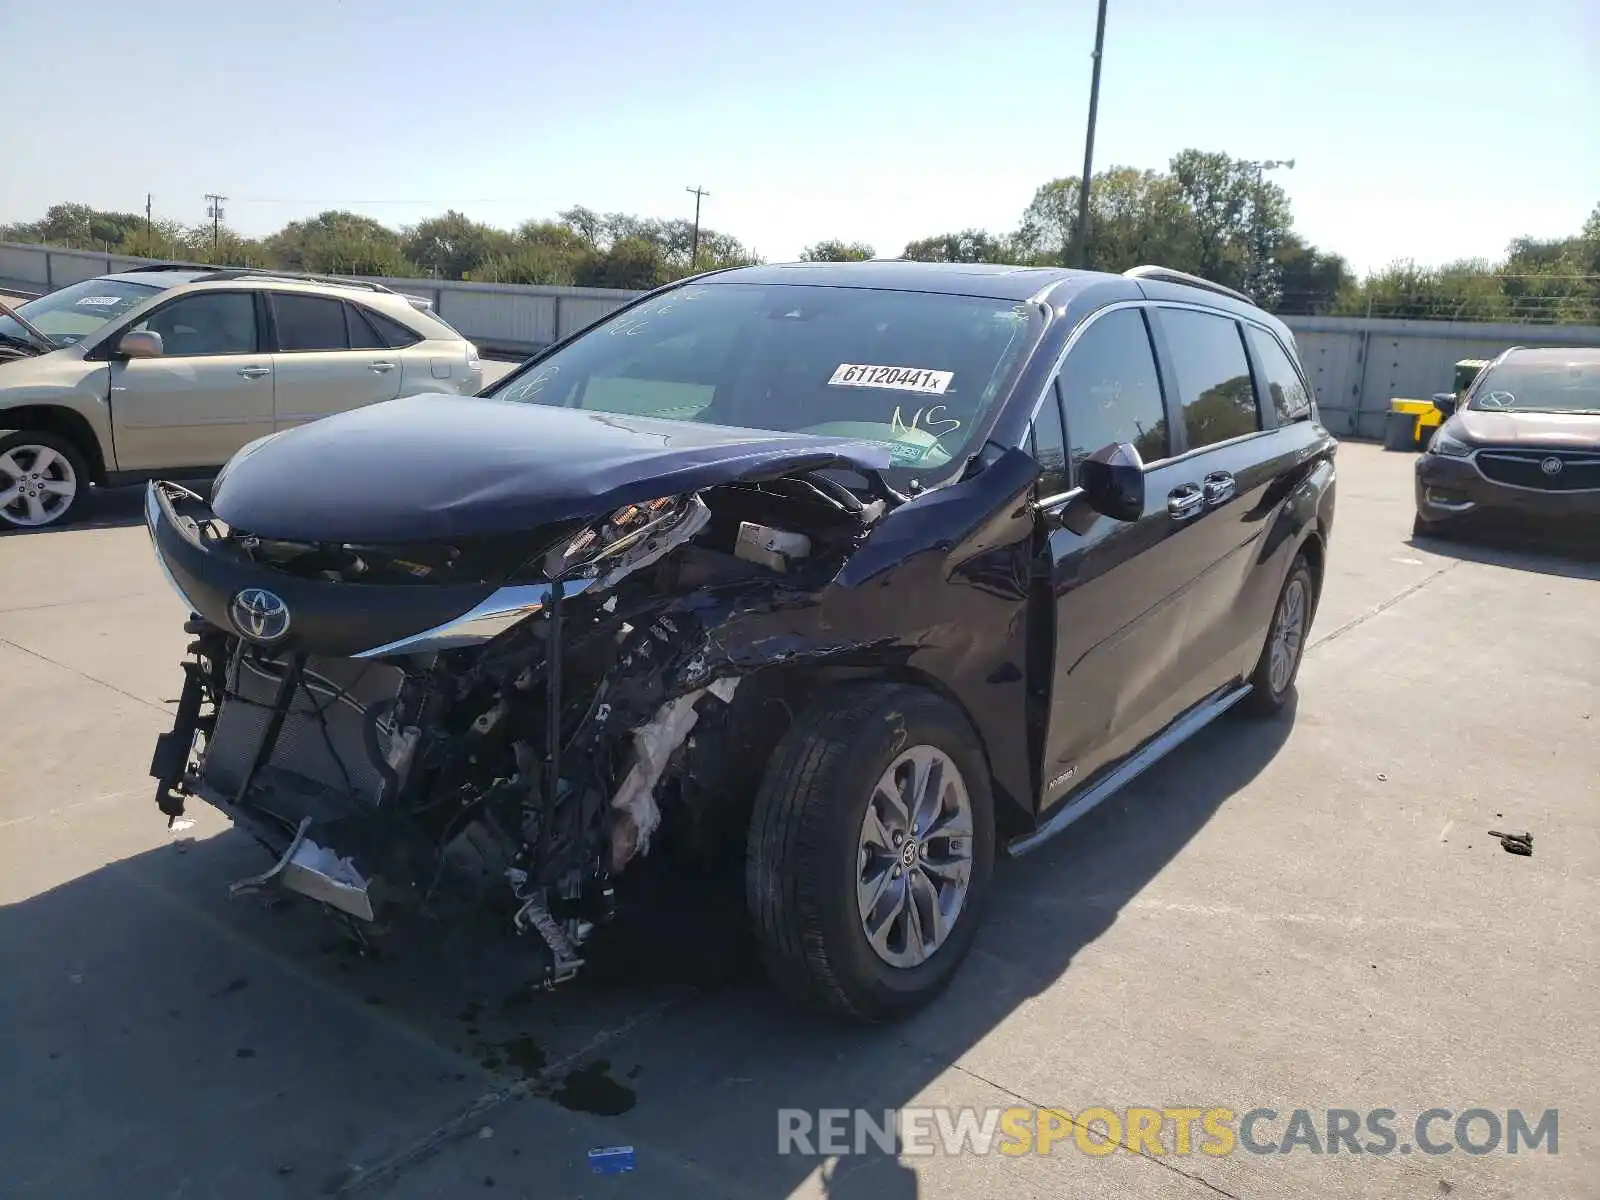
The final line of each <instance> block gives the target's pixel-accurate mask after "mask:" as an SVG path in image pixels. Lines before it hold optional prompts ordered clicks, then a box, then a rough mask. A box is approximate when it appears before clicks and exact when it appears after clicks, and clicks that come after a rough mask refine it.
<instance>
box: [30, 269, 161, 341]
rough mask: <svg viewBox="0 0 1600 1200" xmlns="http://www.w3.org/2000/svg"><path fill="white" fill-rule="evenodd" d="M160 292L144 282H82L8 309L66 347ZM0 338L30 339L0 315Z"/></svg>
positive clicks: (94, 280) (104, 280)
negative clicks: (14, 310) (14, 311)
mask: <svg viewBox="0 0 1600 1200" xmlns="http://www.w3.org/2000/svg"><path fill="white" fill-rule="evenodd" d="M160 290H161V289H160V288H157V287H151V286H150V285H148V284H144V283H122V282H119V281H118V280H115V279H86V280H84V281H83V282H82V283H74V284H71V285H69V286H67V287H64V288H62V289H61V290H60V291H56V292H51V293H50V294H49V295H48V296H40V297H39V298H38V299H37V300H29V301H28V302H27V303H26V304H14V305H12V307H13V308H14V309H16V310H17V312H19V313H20V314H22V317H23V319H24V320H26V321H27V322H29V323H30V324H31V325H33V326H34V327H35V328H37V329H38V330H39V332H40V333H43V334H44V335H45V336H46V337H48V338H50V340H51V341H53V342H55V343H56V344H57V345H58V346H70V345H72V344H73V343H74V342H78V341H82V340H83V339H84V338H86V337H88V336H89V335H90V334H91V333H93V332H94V331H95V330H96V329H99V328H100V326H102V325H104V324H105V323H106V322H107V321H109V320H112V319H113V318H115V317H120V316H121V315H122V314H123V313H125V312H127V311H128V310H129V309H130V308H132V307H133V306H134V305H136V304H142V303H143V302H144V301H146V300H148V299H150V297H151V296H154V295H155V294H156V293H157V292H159V291H160ZM0 336H4V337H8V338H13V339H21V340H25V341H31V340H32V339H31V338H29V337H28V334H27V331H26V330H24V329H23V328H22V326H21V325H19V324H18V323H17V322H16V321H13V320H12V319H11V318H10V317H8V316H6V315H5V314H4V313H0Z"/></svg>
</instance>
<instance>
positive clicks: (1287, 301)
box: [1277, 234, 1355, 314]
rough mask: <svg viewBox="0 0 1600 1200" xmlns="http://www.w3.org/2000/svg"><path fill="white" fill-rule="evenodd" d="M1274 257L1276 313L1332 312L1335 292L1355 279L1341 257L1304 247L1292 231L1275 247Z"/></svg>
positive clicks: (1349, 284) (1336, 296) (1337, 293)
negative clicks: (1275, 263) (1276, 292)
mask: <svg viewBox="0 0 1600 1200" xmlns="http://www.w3.org/2000/svg"><path fill="white" fill-rule="evenodd" d="M1277 260H1278V272H1279V275H1278V280H1279V288H1280V293H1281V294H1280V296H1279V302H1278V306H1277V307H1278V311H1280V312H1286V313H1309V314H1321V313H1328V312H1332V311H1333V309H1334V305H1335V303H1336V301H1337V300H1338V298H1339V294H1340V293H1341V292H1342V291H1344V290H1345V289H1346V288H1347V287H1350V286H1351V285H1352V284H1353V283H1354V282H1355V277H1354V276H1353V275H1351V273H1350V264H1349V263H1347V262H1346V261H1345V260H1344V259H1343V258H1342V257H1341V256H1339V255H1337V254H1327V253H1324V252H1323V251H1320V250H1318V249H1317V248H1316V247H1315V246H1308V245H1307V244H1306V243H1305V242H1303V241H1302V240H1301V239H1300V238H1298V237H1296V236H1295V235H1294V234H1290V235H1288V236H1287V237H1286V238H1284V240H1283V244H1282V245H1280V246H1279V247H1278V253H1277Z"/></svg>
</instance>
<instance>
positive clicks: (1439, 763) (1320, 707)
mask: <svg viewBox="0 0 1600 1200" xmlns="http://www.w3.org/2000/svg"><path fill="white" fill-rule="evenodd" d="M1411 461H1412V460H1411V458H1410V457H1409V456H1406V455H1398V454H1384V453H1383V452H1381V451H1379V450H1377V449H1376V448H1374V447H1370V446H1366V445H1357V444H1347V445H1345V446H1344V447H1342V448H1341V451H1340V455H1339V471H1340V478H1339V510H1338V524H1337V527H1336V529H1335V532H1334V541H1333V547H1332V552H1331V557H1330V562H1329V568H1328V578H1327V583H1326V587H1325V592H1324V596H1323V601H1322V605H1321V608H1320V611H1319V612H1318V614H1317V618H1316V624H1315V626H1314V628H1313V630H1312V636H1311V647H1310V650H1309V653H1308V656H1307V658H1306V661H1305V665H1304V669H1303V672H1302V674H1301V678H1300V693H1299V699H1298V703H1297V705H1296V706H1294V708H1293V709H1292V711H1291V713H1290V714H1288V715H1286V716H1285V717H1284V718H1282V719H1280V720H1277V721H1275V722H1273V723H1269V724H1266V725H1252V724H1249V723H1247V722H1243V721H1235V720H1232V719H1229V720H1225V721H1223V722H1220V723H1219V724H1218V725H1216V726H1213V727H1212V728H1211V729H1209V730H1207V731H1206V732H1205V733H1203V734H1202V735H1201V736H1200V737H1198V738H1197V739H1196V740H1194V741H1193V742H1191V743H1190V744H1189V745H1188V746H1186V747H1185V748H1184V749H1182V750H1181V751H1179V752H1178V753H1177V754H1176V755H1175V756H1174V757H1172V758H1171V759H1170V760H1168V761H1167V762H1165V763H1163V764H1161V765H1160V766H1158V767H1157V768H1155V769H1153V770H1152V771H1151V772H1149V773H1148V774H1147V775H1145V776H1144V777H1143V778H1142V779H1140V780H1139V781H1138V782H1136V783H1135V784H1134V785H1133V786H1132V787H1130V788H1129V789H1127V790H1126V791H1125V792H1124V793H1122V794H1121V795H1120V796H1118V797H1116V798H1115V799H1113V800H1112V801H1111V802H1109V803H1107V804H1106V805H1104V806H1103V807H1102V808H1101V809H1100V810H1097V811H1096V812H1094V813H1092V814H1091V815H1090V816H1089V817H1087V818H1086V819H1084V820H1083V821H1082V822H1080V823H1079V824H1078V825H1077V826H1075V827H1073V828H1072V829H1071V830H1069V831H1068V832H1067V833H1066V834H1065V835H1064V836H1062V837H1060V838H1058V839H1057V840H1056V841H1055V842H1053V843H1050V844H1049V845H1047V846H1046V847H1045V848H1044V849H1042V850H1040V851H1038V852H1037V853H1036V854H1035V855H1032V856H1030V857H1028V858H1025V859H1022V860H1019V861H1015V862H1008V863H1003V864H1001V866H1000V868H999V872H998V878H997V886H996V888H995V891H994V894H993V899H992V902H991V907H990V910H989V913H988V918H987V922H986V925H985V927H984V930H983V932H982V934H981V935H980V937H979V940H978V945H977V949H976V950H975V952H974V954H973V957H972V958H971V959H970V960H969V962H968V963H967V965H966V967H965V969H964V970H963V971H962V972H961V974H960V975H959V976H958V977H957V980H956V983H955V985H954V986H953V988H952V989H951V991H950V992H949V993H948V994H947V995H946V996H945V997H944V998H943V999H942V1001H941V1002H939V1003H938V1004H936V1005H935V1006H934V1007H933V1008H931V1009H929V1010H928V1011H926V1012H925V1013H923V1014H922V1015H920V1016H918V1017H917V1018H915V1019H913V1020H911V1021H910V1022H908V1023H905V1024H903V1025H900V1026H896V1027H891V1028H885V1029H877V1030H866V1031H863V1030H853V1029H842V1028H840V1027H837V1026H834V1025H830V1024H828V1023H826V1022H823V1021H821V1020H818V1019H814V1018H812V1017H809V1016H806V1015H804V1014H798V1013H796V1012H794V1011H793V1010H792V1009H789V1008H788V1007H786V1006H785V1005H784V1004H782V1003H780V1002H779V1001H778V1000H777V999H776V998H775V996H774V995H773V994H772V993H771V992H769V991H768V990H767V988H766V986H765V985H764V983H763V982H762V981H761V979H760V978H759V976H758V975H756V974H755V973H754V972H753V971H752V970H751V969H750V967H749V960H748V953H747V947H746V946H745V944H744V942H743V941H742V940H741V939H740V937H739V936H738V929H737V925H736V923H733V922H729V921H728V920H726V919H719V917H721V918H726V916H727V914H728V912H729V909H728V907H727V906H725V905H720V904H718V903H717V900H716V898H713V897H705V896H695V895H690V896H687V897H685V898H684V899H683V900H682V901H681V902H679V903H675V904H662V905H657V906H652V908H651V911H650V913H649V915H648V917H641V918H636V919H635V921H634V924H632V925H628V926H626V927H625V928H624V929H622V930H621V931H619V932H618V934H617V938H618V950H617V961H616V962H614V963H613V964H611V965H610V966H608V967H607V968H606V969H603V970H596V971H594V972H593V973H592V975H591V976H589V977H587V978H586V979H582V980H580V981H579V982H578V983H576V984H574V985H571V986H569V987H568V988H566V989H564V990H560V991H557V992H555V993H552V994H549V995H544V996H537V997H532V998H529V997H525V996H520V995H517V994H515V993H510V994H502V993H500V992H497V991H496V987H495V984H494V981H493V980H492V979H490V978H488V977H486V976H484V975H483V974H482V973H480V972H479V971H477V970H475V969H473V968H471V967H470V966H465V965H460V964H455V963H454V960H446V959H444V958H429V957H426V956H417V957H401V958H394V957H392V956H391V957H384V958H380V959H377V960H368V959H362V958H359V957H355V956H353V955H351V954H349V953H348V952H346V951H345V949H344V948H343V943H342V942H341V941H340V939H339V938H338V937H337V935H336V931H335V929H334V927H333V926H332V925H331V924H330V923H329V921H328V920H327V919H326V918H324V917H323V916H321V915H320V914H319V913H317V912H315V911H313V910H312V909H311V908H310V907H309V906H308V905H305V904H303V903H300V902H294V903H283V904H277V905H270V904H268V903H265V902H263V901H262V900H260V899H242V900H235V901H230V900H229V899H228V898H227V895H226V884H227V882H228V881H230V880H233V879H236V878H239V877H241V876H244V875H246V874H250V873H254V872H256V871H259V870H261V869H262V868H263V867H264V866H265V865H266V863H265V861H264V856H262V855H261V854H260V852H259V851H258V850H257V849H256V848H255V847H254V846H253V845H252V844H250V843H249V842H248V841H246V839H244V838H243V837H242V836H241V835H239V834H237V833H235V832H232V831H229V830H228V829H227V828H226V826H225V822H223V821H222V820H221V819H220V818H218V817H217V816H216V815H215V814H214V813H213V812H211V811H210V810H207V809H201V810H199V811H195V812H194V813H193V814H192V815H193V816H194V817H195V818H196V821H197V825H196V827H195V828H193V829H190V830H188V831H187V832H185V833H184V834H183V835H182V836H181V837H174V836H172V835H169V834H168V832H167V831H166V830H165V828H164V822H163V819H162V818H161V817H160V816H159V815H158V813H157V812H156V809H155V806H154V803H153V801H152V799H151V785H150V781H149V780H148V779H147V778H146V768H147V765H148V762H149V756H150V750H151V745H152V739H153V738H154V737H155V735H156V734H157V733H159V732H161V731H163V730H164V729H166V728H167V727H168V726H169V724H170V712H171V709H170V701H171V699H172V698H173V697H175V696H176V694H177V691H178V685H179V669H178V665H177V664H178V661H179V656H180V654H181V653H182V650H183V645H184V642H185V636H184V634H183V632H182V630H181V628H180V626H181V624H182V619H183V612H182V610H181V608H180V606H179V602H178V601H177V600H176V598H175V597H174V596H173V595H172V594H171V593H170V592H169V591H168V590H167V587H166V585H165V584H164V583H163V581H162V579H161V577H160V574H159V572H158V570H157V568H156V565H155V563H154V561H153V560H152V557H151V554H150V550H149V545H148V540H147V538H146V535H145V532H144V530H143V529H142V528H141V527H140V526H139V525H138V523H137V513H138V501H139V497H138V494H137V492H134V493H128V492H111V493H105V494H102V495H99V496H97V497H95V498H94V506H93V510H92V511H91V513H90V515H89V518H88V520H87V522H86V523H85V524H84V525H82V526H79V527H75V528H70V529H65V530H61V531H55V532H42V533H37V534H17V535H11V536H4V537H0V685H3V686H0V903H3V905H4V907H0V960H3V961H4V963H5V984H4V986H0V1027H3V1028H4V1029H5V1031H6V1036H5V1037H4V1038H3V1039H0V1082H3V1087H4V1090H3V1093H0V1094H3V1095H4V1096H5V1097H6V1104H5V1108H6V1113H7V1116H6V1120H5V1121H4V1122H3V1123H0V1195H4V1196H6V1197H23V1196H26V1197H42V1198H43V1197H48V1198H49V1200H70V1198H78V1197H83V1198H89V1197H94V1198H100V1197H127V1196H137V1197H152V1198H153V1197H199V1198H206V1200H209V1198H211V1197H221V1196H227V1197H230V1198H234V1200H256V1198H262V1200H278V1198H282V1197H300V1196H323V1195H383V1196H394V1197H401V1198H404V1200H412V1198H415V1200H421V1198H424V1197H441V1196H450V1197H461V1196H468V1195H478V1194H483V1195H492V1196H500V1195H509V1196H527V1197H535V1196H537V1197H545V1196H591V1197H592V1196H626V1195H632V1196H649V1197H678V1196H682V1197H713V1196H788V1195H796V1196H830V1197H841V1196H864V1197H865V1196H872V1197H888V1198H890V1200H898V1198H902V1197H911V1196H919V1197H1002V1196H1004V1197H1013V1196H1040V1197H1047V1196H1048V1197H1062V1196H1072V1197H1102V1196H1103V1197H1119V1198H1121V1197H1140V1198H1142V1197H1152V1198H1156V1197H1160V1198H1168V1197H1181V1198H1189V1197H1193V1198H1196V1200H1201V1198H1207V1197H1211V1198H1214V1197H1216V1196H1219V1195H1221V1196H1227V1197H1235V1198H1241V1200H1242V1198H1245V1197H1317V1198H1319V1200H1321V1198H1324V1197H1330V1196H1348V1197H1373V1198H1378V1197H1384V1198H1387V1197H1402V1196H1404V1197H1434V1196H1444V1195H1451V1196H1453V1197H1455V1198H1456V1200H1461V1198H1463V1197H1491V1196H1517V1197H1544V1196H1549V1197H1579V1196H1595V1195H1597V1194H1600V1191H1597V1188H1600V1022H1597V1021H1596V1020H1595V1013H1596V1012H1597V1011H1600V967H1597V966H1596V962H1595V947H1596V945H1597V944H1600V939H1597V936H1596V935H1597V934H1600V917H1597V915H1596V914H1597V912H1600V882H1597V881H1600V806H1597V803H1596V799H1597V794H1596V793H1597V782H1600V736H1597V735H1600V715H1597V714H1600V586H1597V580H1600V568H1597V567H1596V566H1595V565H1594V564H1592V563H1584V562H1575V561H1572V560H1565V559H1556V558H1546V557H1541V556H1538V555H1535V554H1531V553H1523V552H1520V551H1510V550H1489V549H1481V550H1480V549H1470V548H1458V547H1449V546H1445V545H1442V544H1441V545H1433V544H1412V542H1411V541H1410V537H1409V527H1410V517H1411V499H1410V465H1411ZM1490 829H1496V830H1517V831H1520V830H1529V831H1531V832H1532V833H1533V835H1534V845H1533V849H1534V853H1533V855H1532V856H1531V857H1521V856H1514V855H1511V854H1508V853H1505V852H1504V851H1503V850H1502V849H1501V847H1500V845H1499V843H1498V842H1497V841H1496V840H1495V839H1493V838H1490V837H1488V836H1487V831H1488V830H1490ZM910 1105H951V1106H973V1107H977V1108H994V1107H1007V1106H1013V1105H1020V1106H1025V1107H1032V1106H1053V1107H1059V1108H1060V1109H1063V1110H1065V1111H1067V1112H1069V1113H1081V1112H1082V1111H1083V1110H1084V1109H1085V1108H1087V1107H1090V1106H1095V1105H1103V1106H1106V1107H1109V1108H1112V1109H1114V1110H1120V1109H1125V1108H1127V1107H1129V1106H1135V1105H1141V1106H1142V1105H1148V1106H1153V1107H1156V1108H1169V1107H1175V1106H1192V1107H1195V1108H1201V1109H1204V1108H1210V1107H1213V1106H1219V1107H1226V1108H1229V1109H1232V1110H1234V1111H1236V1112H1243V1111H1245V1110H1249V1109H1252V1108H1257V1107H1268V1108H1272V1109H1274V1110H1276V1111H1277V1112H1278V1113H1279V1114H1280V1116H1279V1119H1278V1120H1277V1121H1276V1123H1273V1124H1270V1125H1264V1126H1263V1127H1262V1131H1261V1132H1258V1133H1257V1137H1258V1139H1263V1140H1268V1141H1273V1140H1277V1139H1280V1138H1282V1137H1283V1135H1284V1129H1285V1124H1286V1122H1287V1121H1288V1118H1289V1114H1290V1113H1292V1112H1293V1110H1295V1109H1302V1108H1303V1109H1307V1110H1310V1111H1311V1112H1312V1113H1313V1114H1314V1115H1315V1120H1316V1124H1317V1125H1318V1126H1319V1127H1320V1126H1321V1125H1322V1124H1323V1117H1322V1114H1323V1113H1324V1112H1325V1110H1327V1109H1329V1108H1342V1109H1353V1110H1357V1111H1360V1112H1365V1111H1367V1110H1371V1109H1376V1108H1391V1109H1395V1110H1397V1111H1398V1112H1399V1113H1400V1114H1401V1119H1400V1121H1399V1122H1398V1123H1397V1124H1398V1125H1399V1126H1400V1128H1401V1131H1402V1133H1404V1132H1406V1131H1407V1128H1406V1122H1407V1120H1409V1117H1410V1116H1411V1115H1414V1114H1416V1113H1418V1112H1420V1111H1422V1110H1425V1109H1428V1108H1432V1107H1442V1108H1447V1109H1450V1110H1451V1111H1452V1112H1453V1113H1460V1112H1462V1111H1464V1110H1467V1109H1470V1108H1485V1109H1489V1110H1493V1111H1495V1112H1497V1113H1499V1114H1501V1115H1502V1116H1503V1115H1504V1114H1505V1113H1506V1112H1507V1110H1509V1109H1513V1108H1520V1109H1522V1110H1523V1111H1524V1112H1526V1113H1529V1114H1530V1118H1536V1117H1537V1116H1538V1114H1540V1113H1541V1112H1543V1110H1546V1109H1558V1110H1559V1146H1558V1152H1557V1153H1555V1154H1550V1153H1548V1152H1546V1151H1544V1150H1539V1151H1535V1152H1529V1151H1528V1150H1526V1149H1524V1150H1523V1151H1522V1152H1521V1153H1519V1154H1515V1155H1512V1154H1507V1153H1505V1152H1504V1147H1503V1146H1502V1147H1501V1148H1499V1149H1497V1150H1495V1151H1493V1152H1490V1153H1486V1154H1481V1155H1474V1154H1468V1153H1466V1152H1464V1151H1463V1150H1461V1149H1456V1150H1454V1151H1453V1152H1451V1153H1447V1154H1441V1155H1430V1154H1423V1153H1411V1154H1402V1153H1398V1152H1397V1153H1392V1154H1388V1155H1372V1154H1364V1155H1352V1154H1350V1153H1348V1152H1343V1153H1337V1154H1334V1153H1326V1152H1324V1153H1321V1154H1317V1153H1313V1152H1311V1151H1310V1150H1309V1149H1307V1148H1305V1147H1304V1146H1303V1145H1302V1147H1301V1148H1299V1149H1296V1150H1295V1152H1293V1153H1288V1154H1265V1155H1263V1154H1255V1153H1246V1152H1244V1151H1243V1150H1242V1149H1241V1150H1236V1151H1235V1152H1234V1153H1233V1154H1230V1155H1227V1156H1221V1157H1211V1156H1207V1155H1204V1154H1200V1153H1191V1154H1189V1155H1179V1154H1174V1153H1171V1152H1170V1151H1171V1150H1172V1148H1173V1147H1172V1146H1171V1145H1170V1143H1169V1145H1168V1147H1167V1149H1168V1151H1169V1152H1168V1153H1166V1154H1163V1155H1156V1154H1152V1153H1150V1152H1148V1150H1146V1151H1144V1152H1142V1153H1138V1154H1135V1153H1132V1152H1128V1151H1126V1150H1118V1151H1116V1152H1115V1153H1112V1154H1109V1155H1106V1156H1097V1155H1093V1154H1087V1153H1084V1152H1082V1151H1081V1150H1079V1149H1077V1148H1075V1146H1074V1145H1073V1142H1072V1139H1071V1138H1070V1137H1069V1138H1068V1139H1066V1140H1065V1141H1063V1142H1061V1143H1059V1144H1058V1145H1057V1146H1056V1147H1055V1149H1054V1152H1053V1153H1050V1154H1048V1155H1041V1154H1027V1155H1021V1156H1016V1157H1010V1156H1003V1155H1000V1154H998V1153H990V1154H988V1155H981V1156H980V1155H964V1156H958V1157H946V1156H943V1155H936V1156H933V1157H912V1156H901V1157H898V1158H897V1157H894V1156H890V1155H886V1154H884V1153H883V1152H881V1151H880V1150H878V1149H877V1148H876V1147H875V1146H874V1145H873V1144H872V1143H870V1142H869V1143H867V1145H866V1149H867V1151H868V1153H865V1154H862V1155H854V1154H852V1155H846V1156H843V1157H841V1158H838V1159H837V1160H822V1159H818V1158H813V1157H807V1156H802V1155H789V1156H780V1155H779V1154H778V1153H777V1145H778V1142H777V1131H778V1117H777V1111H778V1110H779V1109H780V1108H795V1109H807V1110H817V1109H823V1108H851V1107H861V1108H866V1109H870V1110H873V1111H874V1112H881V1110H883V1109H885V1108H898V1107H901V1106H910ZM1436 1128H1437V1131H1438V1133H1439V1135H1440V1136H1447V1135H1448V1130H1449V1128H1450V1126H1449V1123H1448V1122H1447V1123H1444V1124H1441V1125H1439V1126H1437V1127H1436ZM1477 1136H1478V1137H1480V1138H1481V1137H1482V1131H1481V1127H1480V1130H1479V1132H1478V1134H1477ZM1402 1140H1404V1141H1409V1139H1407V1138H1402ZM613 1145H629V1146H632V1147H634V1150H635V1154H636V1156H637V1169H636V1171H634V1172H633V1173H631V1174H622V1175H617V1176H597V1175H593V1174H591V1173H590V1172H589V1169H588V1166H587V1164H586V1161H585V1154H586V1152H587V1151H588V1150H589V1149H590V1148H593V1147H599V1146H613Z"/></svg>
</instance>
